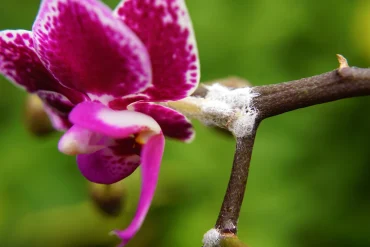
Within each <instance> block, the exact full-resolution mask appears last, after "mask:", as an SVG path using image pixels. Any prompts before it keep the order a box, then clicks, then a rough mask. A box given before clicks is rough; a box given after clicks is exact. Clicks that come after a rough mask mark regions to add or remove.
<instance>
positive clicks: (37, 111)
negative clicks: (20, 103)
mask: <svg viewBox="0 0 370 247" xmlns="http://www.w3.org/2000/svg"><path fill="white" fill-rule="evenodd" d="M24 120H25V125H26V128H27V129H28V131H29V132H31V133H32V134H34V135H36V136H46V135H48V134H50V133H52V132H54V129H53V126H52V125H51V122H50V120H49V117H48V115H47V114H46V112H45V110H44V104H43V102H42V101H41V99H40V98H39V97H38V96H37V95H36V94H28V95H27V98H26V102H25V119H24Z"/></svg>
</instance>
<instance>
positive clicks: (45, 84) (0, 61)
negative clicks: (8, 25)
mask: <svg viewBox="0 0 370 247" xmlns="http://www.w3.org/2000/svg"><path fill="white" fill-rule="evenodd" d="M0 73H1V74H3V75H5V76H6V77H7V78H8V79H9V80H10V81H12V82H13V83H15V84H16V85H18V86H20V87H22V88H24V89H26V90H27V91H28V92H31V93H33V92H37V91H39V90H46V91H53V92H58V93H61V94H63V95H65V96H66V97H68V98H69V100H71V101H72V102H73V103H79V102H81V101H82V100H84V99H85V96H84V95H83V94H81V93H79V92H76V91H73V90H70V89H67V88H65V87H63V86H62V85H61V84H60V83H59V82H58V81H57V80H56V79H55V78H54V77H53V76H52V75H51V74H50V73H49V71H48V70H47V69H46V68H45V67H44V65H43V64H42V63H41V61H40V59H39V58H38V56H37V54H36V51H35V49H34V47H33V39H32V33H31V32H29V31H24V30H14V31H12V30H8V31H2V32H0Z"/></svg>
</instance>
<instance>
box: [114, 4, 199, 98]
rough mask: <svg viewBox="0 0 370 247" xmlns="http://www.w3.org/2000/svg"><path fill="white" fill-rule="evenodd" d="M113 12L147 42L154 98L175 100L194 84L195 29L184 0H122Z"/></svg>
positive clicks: (196, 71) (196, 77)
mask: <svg viewBox="0 0 370 247" xmlns="http://www.w3.org/2000/svg"><path fill="white" fill-rule="evenodd" d="M115 14H116V15H117V16H118V17H119V18H120V19H121V20H122V21H123V22H124V23H126V24H127V25H128V26H129V27H130V28H131V29H132V30H133V31H134V32H135V33H136V34H137V35H138V36H139V38H140V39H141V40H142V41H143V42H144V44H145V45H146V47H147V49H148V51H149V54H150V59H151V62H152V71H153V86H152V87H150V88H148V89H147V90H146V91H145V93H147V94H148V95H149V96H151V98H152V99H153V100H157V101H162V100H178V99H182V98H185V97H186V96H189V95H190V94H191V93H192V92H193V91H194V90H195V88H196V87H197V85H198V82H199V78H200V71H199V69H200V68H199V60H198V50H197V47H196V42H195V38H194V31H193V27H192V24H191V20H190V17H189V15H188V11H187V8H186V6H185V2H184V0H156V1H147V0H135V1H127V0H126V1H122V2H121V3H120V4H119V5H118V7H117V9H116V10H115Z"/></svg>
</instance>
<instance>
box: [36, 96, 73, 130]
mask: <svg viewBox="0 0 370 247" xmlns="http://www.w3.org/2000/svg"><path fill="white" fill-rule="evenodd" d="M37 95H38V96H39V97H40V98H41V99H42V101H43V102H44V109H45V111H46V113H47V114H48V116H49V118H50V120H51V123H52V125H53V127H54V128H55V129H56V130H60V131H63V130H67V129H69V128H70V127H71V126H72V124H71V123H70V121H69V120H68V116H69V113H70V112H71V111H72V109H73V107H74V104H73V103H72V102H71V101H70V100H69V99H67V98H66V97H65V96H64V95H62V94H60V93H56V92H50V91H38V92H37Z"/></svg>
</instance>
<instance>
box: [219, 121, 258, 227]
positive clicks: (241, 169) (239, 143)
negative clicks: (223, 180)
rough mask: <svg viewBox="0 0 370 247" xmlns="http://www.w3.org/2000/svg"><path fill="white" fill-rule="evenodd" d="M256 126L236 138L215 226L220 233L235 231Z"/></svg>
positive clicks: (245, 184)
mask: <svg viewBox="0 0 370 247" xmlns="http://www.w3.org/2000/svg"><path fill="white" fill-rule="evenodd" d="M257 128H258V123H256V124H255V126H254V128H253V130H252V131H251V133H250V134H249V135H248V136H246V137H242V138H237V139H236V150H235V155H234V162H233V167H232V171H231V176H230V180H229V185H228V187H227V190H226V194H225V197H224V201H223V203H222V206H221V210H220V213H219V215H218V219H217V222H216V226H215V228H216V229H219V230H220V232H221V234H228V233H233V234H236V233H237V230H238V229H237V225H238V219H239V214H240V209H241V206H242V203H243V198H244V192H245V189H246V186H247V180H248V174H249V167H250V162H251V158H252V151H253V146H254V140H255V137H256V133H257Z"/></svg>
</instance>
